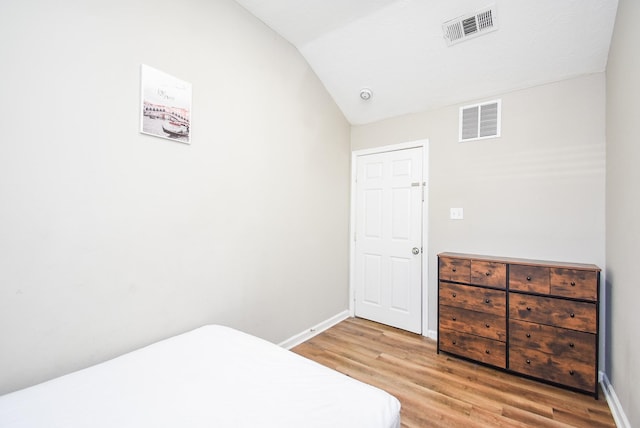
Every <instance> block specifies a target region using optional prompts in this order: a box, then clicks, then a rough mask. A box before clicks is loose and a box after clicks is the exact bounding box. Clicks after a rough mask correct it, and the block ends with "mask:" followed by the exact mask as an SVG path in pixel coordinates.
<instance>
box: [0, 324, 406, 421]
mask: <svg viewBox="0 0 640 428" xmlns="http://www.w3.org/2000/svg"><path fill="white" fill-rule="evenodd" d="M399 426H400V403H399V402H398V400H397V399H396V398H395V397H393V396H391V395H389V394H388V393H386V392H384V391H382V390H380V389H377V388H374V387H372V386H370V385H366V384H364V383H361V382H359V381H357V380H354V379H352V378H349V377H347V376H345V375H342V374H340V373H338V372H336V371H334V370H331V369H329V368H326V367H324V366H321V365H320V364H317V363H315V362H313V361H310V360H308V359H306V358H303V357H301V356H299V355H296V354H294V353H293V352H290V351H287V350H285V349H282V348H280V347H278V346H276V345H274V344H272V343H269V342H267V341H264V340H262V339H259V338H256V337H253V336H250V335H248V334H245V333H242V332H239V331H236V330H233V329H231V328H228V327H222V326H214V325H211V326H205V327H201V328H199V329H196V330H193V331H191V332H189V333H185V334H182V335H179V336H176V337H173V338H171V339H167V340H164V341H161V342H158V343H155V344H153V345H150V346H148V347H146V348H142V349H140V350H137V351H134V352H131V353H129V354H125V355H123V356H121V357H118V358H115V359H113V360H110V361H107V362H105V363H102V364H99V365H96V366H93V367H90V368H87V369H85V370H81V371H78V372H75V373H71V374H69V375H66V376H62V377H60V378H57V379H53V380H51V381H48V382H45V383H42V384H39V385H35V386H33V387H30V388H27V389H23V390H21V391H17V392H13V393H11V394H7V395H4V396H0V427H2V428H18V427H20V428H23V427H30V428H35V427H47V428H53V427H65V428H76V427H77V428H80V427H82V428H86V427H91V428H101V427H109V428H115V427H117V428H125V427H136V428H142V427H153V428H159V427H172V428H191V427H209V428H212V427H224V428H232V427H243V428H244V427H247V428H248V427H251V428H258V427H295V428H306V427H330V428H336V427H345V428H347V427H348V428H358V427H362V428H376V427H381V428H391V427H394V428H397V427H399Z"/></svg>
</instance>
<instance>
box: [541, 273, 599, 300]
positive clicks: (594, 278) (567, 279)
mask: <svg viewBox="0 0 640 428" xmlns="http://www.w3.org/2000/svg"><path fill="white" fill-rule="evenodd" d="M550 280H551V290H550V294H553V295H555V296H562V297H571V298H574V299H586V300H593V301H595V300H596V299H597V298H598V273H597V272H595V271H592V270H591V271H588V270H578V269H560V268H558V269H551V276H550Z"/></svg>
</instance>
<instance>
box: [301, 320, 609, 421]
mask: <svg viewBox="0 0 640 428" xmlns="http://www.w3.org/2000/svg"><path fill="white" fill-rule="evenodd" d="M292 351H294V352H296V353H298V354H300V355H304V356H305V357H307V358H310V359H312V360H315V361H317V362H319V363H321V364H324V365H326V366H328V367H331V368H333V369H335V370H337V371H339V372H342V373H344V374H346V375H348V376H351V377H353V378H355V379H359V380H361V381H363V382H366V383H369V384H371V385H375V386H377V387H379V388H381V389H384V390H386V391H387V392H389V393H391V394H393V395H395V396H396V397H397V398H398V399H399V400H400V402H401V403H402V413H401V415H402V426H403V427H407V428H409V427H466V428H472V427H490V426H496V427H615V423H614V421H613V417H612V416H611V412H610V410H609V407H608V406H607V402H606V400H605V399H604V397H603V394H602V393H600V395H599V396H600V398H599V399H598V400H595V399H594V398H593V397H592V396H588V395H584V394H579V393H574V392H570V391H566V390H564V389H560V388H556V387H553V386H550V385H546V384H543V383H540V382H536V381H532V380H528V379H523V378H520V377H517V376H513V375H510V374H507V373H504V372H501V371H499V370H494V369H491V368H488V367H485V366H482V365H478V364H475V363H471V362H468V361H464V360H461V359H457V358H455V357H452V356H450V355H447V354H444V353H441V354H437V353H436V342H435V341H434V340H431V339H428V338H425V337H422V336H420V335H416V334H413V333H409V332H405V331H402V330H398V329H395V328H392V327H387V326H384V325H381V324H377V323H374V322H371V321H367V320H363V319H359V318H350V319H347V320H345V321H343V322H341V323H339V324H338V325H336V326H334V327H332V328H330V329H328V330H326V331H324V332H322V333H320V334H319V335H317V336H315V337H313V338H312V339H310V340H308V341H307V342H305V343H302V344H301V345H298V346H296V347H295V348H293V349H292Z"/></svg>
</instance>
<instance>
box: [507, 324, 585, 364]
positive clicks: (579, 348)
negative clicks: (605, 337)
mask: <svg viewBox="0 0 640 428" xmlns="http://www.w3.org/2000/svg"><path fill="white" fill-rule="evenodd" d="M509 346H510V347H514V346H515V347H518V348H526V349H532V350H535V351H540V352H544V353H545V354H549V355H555V356H558V357H562V358H569V359H572V360H576V361H582V362H584V363H587V364H590V365H592V366H595V361H596V335H595V334H591V333H583V332H580V331H574V330H567V329H564V328H560V327H552V326H549V325H543V324H535V323H530V322H526V321H518V320H513V319H512V320H509Z"/></svg>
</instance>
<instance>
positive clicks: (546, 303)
mask: <svg viewBox="0 0 640 428" xmlns="http://www.w3.org/2000/svg"><path fill="white" fill-rule="evenodd" d="M509 318H511V319H518V320H523V321H531V322H535V323H540V324H546V325H553V326H556V327H563V328H568V329H570V330H578V331H584V332H588V333H596V332H597V331H598V326H597V323H596V305H595V304H593V303H586V302H572V301H569V300H563V299H555V298H553V297H542V296H529V295H526V294H518V293H509Z"/></svg>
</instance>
